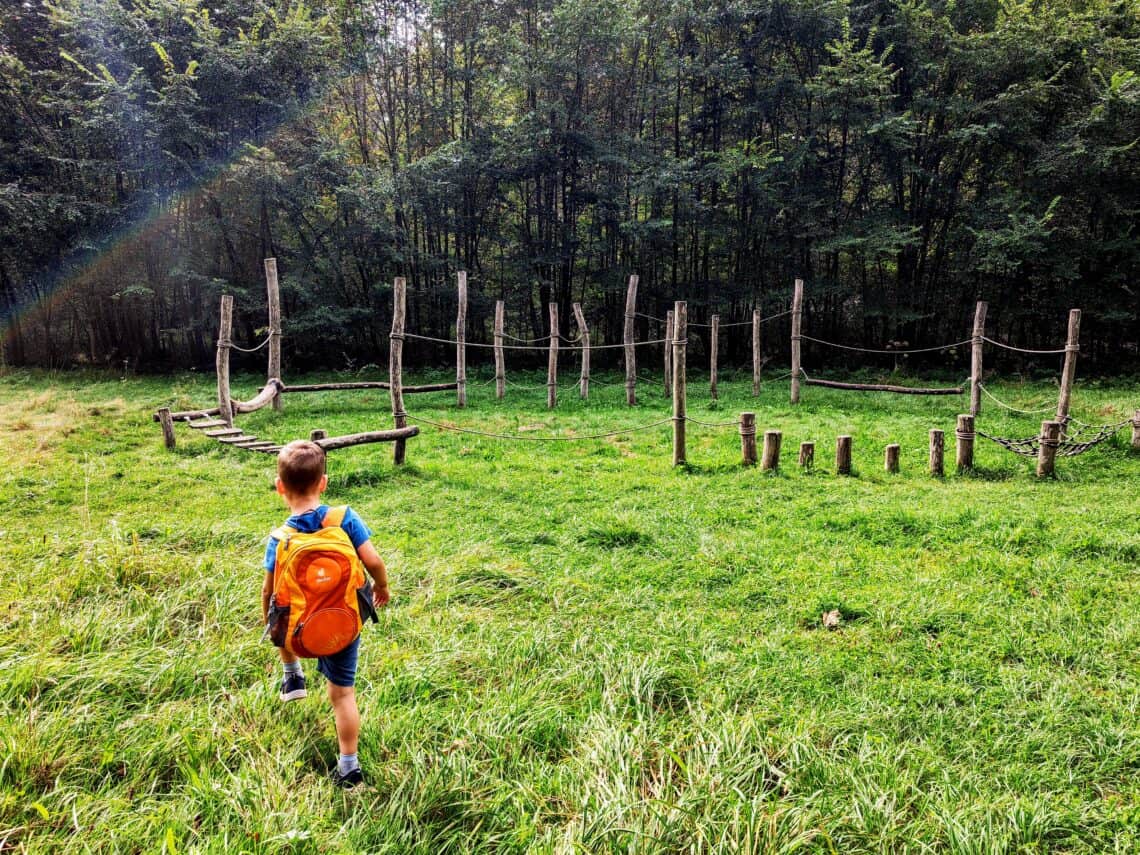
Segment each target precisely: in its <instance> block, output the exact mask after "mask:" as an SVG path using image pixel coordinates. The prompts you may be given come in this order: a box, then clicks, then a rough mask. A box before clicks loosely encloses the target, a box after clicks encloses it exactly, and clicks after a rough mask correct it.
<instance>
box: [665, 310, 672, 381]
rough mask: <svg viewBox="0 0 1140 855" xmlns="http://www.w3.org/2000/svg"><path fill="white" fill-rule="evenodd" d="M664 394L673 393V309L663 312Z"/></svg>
mask: <svg viewBox="0 0 1140 855" xmlns="http://www.w3.org/2000/svg"><path fill="white" fill-rule="evenodd" d="M665 394H666V395H671V394H673V310H672V309H670V310H669V311H668V312H666V313H665Z"/></svg>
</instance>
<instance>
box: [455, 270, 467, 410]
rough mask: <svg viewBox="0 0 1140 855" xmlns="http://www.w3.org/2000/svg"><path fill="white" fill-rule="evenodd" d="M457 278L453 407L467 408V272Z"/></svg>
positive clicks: (460, 272)
mask: <svg viewBox="0 0 1140 855" xmlns="http://www.w3.org/2000/svg"><path fill="white" fill-rule="evenodd" d="M456 277H457V278H458V280H459V281H458V288H459V313H458V315H457V316H456V318H455V405H456V406H458V407H466V406H467V271H466V270H460V271H459V272H458V273H457V274H456Z"/></svg>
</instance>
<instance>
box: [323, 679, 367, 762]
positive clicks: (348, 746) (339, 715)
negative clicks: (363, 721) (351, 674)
mask: <svg viewBox="0 0 1140 855" xmlns="http://www.w3.org/2000/svg"><path fill="white" fill-rule="evenodd" d="M328 687H329V700H330V701H332V707H333V717H334V718H335V719H336V741H337V744H338V745H339V746H340V753H341V754H349V755H351V754H356V744H357V741H358V740H359V738H360V710H359V709H357V707H356V687H354V686H337V685H336V684H334V683H329V684H328Z"/></svg>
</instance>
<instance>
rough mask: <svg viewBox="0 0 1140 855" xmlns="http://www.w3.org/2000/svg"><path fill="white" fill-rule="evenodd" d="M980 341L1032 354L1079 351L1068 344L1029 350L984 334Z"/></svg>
mask: <svg viewBox="0 0 1140 855" xmlns="http://www.w3.org/2000/svg"><path fill="white" fill-rule="evenodd" d="M971 340H972V339H971ZM982 341H988V342H989V343H990V344H993V345H996V346H998V347H1003V348H1005V349H1006V350H1013V351H1016V352H1017V353H1032V354H1039V355H1041V356H1049V355H1052V354H1057V353H1067V352H1068V351H1070V350H1071V351H1073V352H1074V353H1076V352H1078V351H1079V348H1077V347H1069V346H1068V345H1066V346H1065V347H1062V348H1058V349H1057V350H1029V349H1028V348H1024V347H1014V346H1013V345H1012V344H1005V343H1004V342H1000V341H994V340H993V339H992V338H990V337H989V336H985V335H984V336H982Z"/></svg>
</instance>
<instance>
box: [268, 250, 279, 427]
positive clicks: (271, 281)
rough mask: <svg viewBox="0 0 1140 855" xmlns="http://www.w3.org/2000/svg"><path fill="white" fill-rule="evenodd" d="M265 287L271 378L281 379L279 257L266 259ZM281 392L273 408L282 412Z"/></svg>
mask: <svg viewBox="0 0 1140 855" xmlns="http://www.w3.org/2000/svg"><path fill="white" fill-rule="evenodd" d="M265 289H266V293H267V296H268V305H269V367H268V370H267V371H266V374H268V378H267V379H269V380H280V379H281V289H280V287H279V285H278V283H277V259H276V258H267V259H265ZM281 405H282V396H281V392H280V391H278V392H277V394H276V395H275V396H274V397H273V409H274V410H276V411H278V412H280V410H281Z"/></svg>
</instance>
